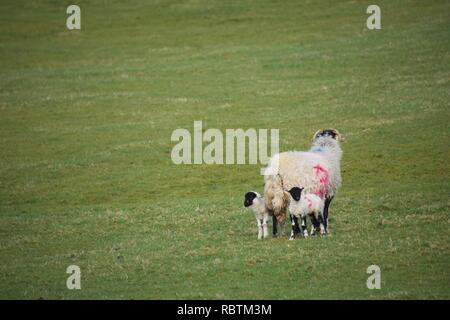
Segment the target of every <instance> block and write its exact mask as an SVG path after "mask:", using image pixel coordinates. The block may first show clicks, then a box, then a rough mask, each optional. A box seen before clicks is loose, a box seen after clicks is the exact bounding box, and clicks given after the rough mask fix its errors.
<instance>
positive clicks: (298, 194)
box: [289, 187, 303, 201]
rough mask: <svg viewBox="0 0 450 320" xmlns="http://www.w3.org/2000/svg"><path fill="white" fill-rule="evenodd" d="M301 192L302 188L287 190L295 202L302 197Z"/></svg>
mask: <svg viewBox="0 0 450 320" xmlns="http://www.w3.org/2000/svg"><path fill="white" fill-rule="evenodd" d="M302 191H303V188H299V187H293V188H292V189H291V190H289V193H290V194H291V197H292V199H294V200H295V201H299V200H300V198H301V197H302Z"/></svg>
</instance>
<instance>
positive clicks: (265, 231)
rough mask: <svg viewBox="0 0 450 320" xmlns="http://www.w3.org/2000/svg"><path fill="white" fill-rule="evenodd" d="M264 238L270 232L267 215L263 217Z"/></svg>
mask: <svg viewBox="0 0 450 320" xmlns="http://www.w3.org/2000/svg"><path fill="white" fill-rule="evenodd" d="M262 225H263V238H266V237H268V236H269V232H268V230H267V217H265V218H263V224H262Z"/></svg>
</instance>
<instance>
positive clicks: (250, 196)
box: [244, 191, 261, 208]
mask: <svg viewBox="0 0 450 320" xmlns="http://www.w3.org/2000/svg"><path fill="white" fill-rule="evenodd" d="M256 198H261V195H260V194H259V193H258V192H255V191H250V192H247V193H246V194H245V199H244V206H245V207H246V208H248V207H250V206H252V205H253V200H255V199H256Z"/></svg>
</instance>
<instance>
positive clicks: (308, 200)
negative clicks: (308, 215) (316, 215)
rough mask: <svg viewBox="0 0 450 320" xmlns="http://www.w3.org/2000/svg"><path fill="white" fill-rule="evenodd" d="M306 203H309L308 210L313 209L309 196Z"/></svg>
mask: <svg viewBox="0 0 450 320" xmlns="http://www.w3.org/2000/svg"><path fill="white" fill-rule="evenodd" d="M305 199H306V201H307V202H308V208H310V209H311V208H312V201H311V199H310V198H308V197H307V196H305Z"/></svg>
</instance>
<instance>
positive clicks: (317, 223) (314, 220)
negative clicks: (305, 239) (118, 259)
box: [311, 215, 320, 235]
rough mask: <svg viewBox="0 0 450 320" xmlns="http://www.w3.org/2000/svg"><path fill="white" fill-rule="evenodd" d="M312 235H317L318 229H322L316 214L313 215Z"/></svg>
mask: <svg viewBox="0 0 450 320" xmlns="http://www.w3.org/2000/svg"><path fill="white" fill-rule="evenodd" d="M311 223H312V226H311V235H315V234H316V231H319V230H320V223H319V221H318V220H317V219H316V217H315V216H314V215H311Z"/></svg>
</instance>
